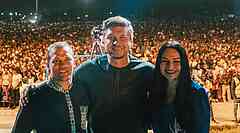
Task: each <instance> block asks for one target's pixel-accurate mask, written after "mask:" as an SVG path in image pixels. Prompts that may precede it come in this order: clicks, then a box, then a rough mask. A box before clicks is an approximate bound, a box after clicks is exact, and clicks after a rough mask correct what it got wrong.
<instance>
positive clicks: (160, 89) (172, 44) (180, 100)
mask: <svg viewBox="0 0 240 133" xmlns="http://www.w3.org/2000/svg"><path fill="white" fill-rule="evenodd" d="M168 48H173V49H175V50H177V52H178V53H179V55H180V64H181V71H180V74H179V77H178V84H177V87H176V97H175V101H174V103H175V109H176V117H177V119H178V121H179V123H180V125H181V126H182V127H183V128H184V129H189V128H191V127H190V124H191V122H189V119H188V117H186V114H188V113H191V112H192V104H191V101H192V97H191V94H192V87H191V82H192V81H191V75H190V68H189V62H188V58H187V54H186V51H185V49H184V48H183V47H182V46H181V44H180V43H179V42H177V41H167V42H164V43H163V44H162V45H161V48H160V49H159V52H158V56H157V60H156V67H155V70H154V87H153V89H152V93H151V97H150V99H151V100H150V101H151V103H152V104H153V106H152V107H153V109H154V108H155V107H157V106H160V104H166V98H167V95H166V94H167V88H168V80H167V79H166V78H165V77H164V76H163V75H162V74H161V73H160V63H161V57H162V55H163V53H164V51H165V50H166V49H168Z"/></svg>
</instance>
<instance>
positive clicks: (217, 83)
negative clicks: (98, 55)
mask: <svg viewBox="0 0 240 133" xmlns="http://www.w3.org/2000/svg"><path fill="white" fill-rule="evenodd" d="M239 22H240V18H238V17H236V16H232V17H229V16H221V17H214V18H192V19H180V18H165V19H161V20H155V19H152V20H146V21H141V22H139V21H137V22H133V27H134V30H135V31H134V44H133V46H132V48H131V52H132V54H133V55H134V56H136V57H139V58H140V59H142V60H145V61H149V62H151V63H155V62H156V58H157V53H158V50H159V47H160V44H161V42H163V41H166V40H171V39H174V40H178V41H179V42H180V43H181V44H183V47H184V48H185V49H186V50H187V53H188V58H189V61H190V66H191V73H192V78H193V79H194V80H196V81H198V82H199V83H201V84H202V85H203V86H204V87H205V88H207V89H208V90H209V91H210V92H212V93H211V94H213V95H212V96H213V98H214V99H216V100H217V101H224V102H225V101H229V100H231V95H230V87H231V86H230V82H231V80H232V77H233V76H234V75H236V73H237V69H238V68H239V67H240V66H239V64H240V53H239V51H240V39H239V38H240V32H239V28H240V27H239ZM96 25H97V22H89V21H88V22H80V21H68V22H61V21H59V22H48V23H47V22H44V23H39V24H36V25H33V24H29V23H21V22H9V23H5V22H1V23H0V62H1V63H0V98H1V100H0V101H1V106H3V105H4V104H5V102H6V103H8V106H9V103H10V105H11V106H13V107H14V106H17V104H18V97H19V91H22V89H23V88H24V87H25V86H26V85H27V84H31V83H36V82H39V81H42V80H44V79H45V78H46V75H47V73H46V71H45V68H46V61H47V47H48V45H49V44H51V43H53V42H56V41H67V42H68V43H69V44H71V46H72V48H73V50H74V52H75V56H76V62H77V64H80V63H82V62H83V61H85V60H87V59H88V56H86V55H90V54H91V51H92V44H93V41H92V39H91V34H90V31H91V29H92V28H93V27H94V26H96ZM9 101H10V102H9Z"/></svg>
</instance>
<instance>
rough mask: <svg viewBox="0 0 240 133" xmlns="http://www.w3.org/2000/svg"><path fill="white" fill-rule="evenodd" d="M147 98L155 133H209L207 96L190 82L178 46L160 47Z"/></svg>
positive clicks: (177, 43) (165, 45)
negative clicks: (152, 83) (152, 84)
mask: <svg viewBox="0 0 240 133" xmlns="http://www.w3.org/2000/svg"><path fill="white" fill-rule="evenodd" d="M149 98H150V99H149V101H150V109H151V125H152V128H153V131H154V133H208V132H209V125H210V109H209V102H208V96H207V92H206V91H205V89H204V88H203V87H202V86H200V85H199V84H198V83H196V82H194V81H192V79H191V75H190V68H189V63H188V58H187V54H186V51H185V49H184V48H183V47H182V46H181V44H180V43H179V42H177V41H168V42H165V43H163V44H162V46H161V48H160V50H159V53H158V56H157V61H156V67H155V72H154V87H153V88H152V90H151V92H150V97H149Z"/></svg>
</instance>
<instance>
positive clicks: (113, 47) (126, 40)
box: [103, 26, 131, 59]
mask: <svg viewBox="0 0 240 133" xmlns="http://www.w3.org/2000/svg"><path fill="white" fill-rule="evenodd" d="M130 36H131V35H130V32H129V29H128V27H125V26H115V27H112V28H111V29H108V30H106V32H105V35H104V39H103V40H104V41H103V43H104V44H105V48H106V50H107V53H108V54H109V55H110V57H111V58H112V59H123V58H125V57H127V56H128V53H129V48H130V44H131V39H130ZM114 40H115V41H114Z"/></svg>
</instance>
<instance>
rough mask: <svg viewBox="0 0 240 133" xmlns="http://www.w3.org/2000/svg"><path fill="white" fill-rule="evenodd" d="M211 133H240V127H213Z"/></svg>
mask: <svg viewBox="0 0 240 133" xmlns="http://www.w3.org/2000/svg"><path fill="white" fill-rule="evenodd" d="M210 133H240V126H238V127H237V126H235V127H233V126H223V127H211V129H210Z"/></svg>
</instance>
